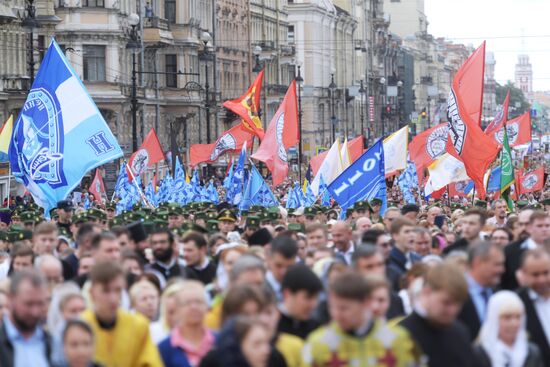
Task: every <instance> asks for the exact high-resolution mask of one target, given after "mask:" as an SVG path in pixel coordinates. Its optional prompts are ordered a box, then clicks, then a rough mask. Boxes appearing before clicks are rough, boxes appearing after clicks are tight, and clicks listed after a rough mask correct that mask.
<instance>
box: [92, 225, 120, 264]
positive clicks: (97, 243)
mask: <svg viewBox="0 0 550 367" xmlns="http://www.w3.org/2000/svg"><path fill="white" fill-rule="evenodd" d="M90 246H91V249H92V256H93V257H94V260H95V263H96V264H98V263H100V262H103V261H118V260H120V244H119V243H118V240H117V238H116V237H115V235H114V234H112V233H111V232H102V233H98V234H96V235H95V236H94V237H93V238H92V241H91V243H90Z"/></svg>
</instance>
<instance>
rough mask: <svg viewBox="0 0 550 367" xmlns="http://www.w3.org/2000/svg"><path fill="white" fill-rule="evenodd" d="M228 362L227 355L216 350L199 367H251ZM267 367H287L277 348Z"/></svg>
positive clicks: (272, 351) (244, 363)
mask: <svg viewBox="0 0 550 367" xmlns="http://www.w3.org/2000/svg"><path fill="white" fill-rule="evenodd" d="M226 362H227V359H226V355H222V353H220V351H219V349H217V348H214V349H212V350H211V351H210V352H208V353H207V354H206V355H205V356H204V357H203V359H202V360H201V362H200V363H199V367H249V365H248V363H246V362H244V361H243V362H241V363H239V364H238V365H234V364H233V363H229V364H228V363H226ZM267 367H287V365H286V361H285V358H284V357H283V355H282V354H281V353H280V352H279V351H278V350H277V349H275V348H273V349H272V350H271V354H270V355H269V359H268V361H267Z"/></svg>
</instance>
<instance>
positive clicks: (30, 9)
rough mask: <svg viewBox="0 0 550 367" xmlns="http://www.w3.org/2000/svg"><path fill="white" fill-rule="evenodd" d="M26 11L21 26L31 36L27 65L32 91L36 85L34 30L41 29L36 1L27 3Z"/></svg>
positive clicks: (28, 0) (29, 0)
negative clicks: (37, 17)
mask: <svg viewBox="0 0 550 367" xmlns="http://www.w3.org/2000/svg"><path fill="white" fill-rule="evenodd" d="M25 11H26V13H27V14H26V16H25V18H24V19H23V21H22V22H21V26H22V27H23V29H24V30H25V33H28V35H29V52H28V54H29V55H28V60H27V65H28V67H29V78H30V85H29V89H31V88H32V84H33V83H34V29H35V28H39V27H40V25H39V24H38V22H37V21H36V8H35V7H34V0H27V1H26V7H25Z"/></svg>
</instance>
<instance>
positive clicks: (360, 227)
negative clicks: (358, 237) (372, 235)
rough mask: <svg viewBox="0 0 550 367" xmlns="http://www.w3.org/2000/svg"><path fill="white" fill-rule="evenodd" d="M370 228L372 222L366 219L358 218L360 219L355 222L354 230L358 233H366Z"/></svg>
mask: <svg viewBox="0 0 550 367" xmlns="http://www.w3.org/2000/svg"><path fill="white" fill-rule="evenodd" d="M371 226H372V222H371V220H370V219H369V218H367V217H360V218H357V220H356V221H355V228H356V229H357V232H359V233H363V232H366V231H368V230H369V229H370V227H371Z"/></svg>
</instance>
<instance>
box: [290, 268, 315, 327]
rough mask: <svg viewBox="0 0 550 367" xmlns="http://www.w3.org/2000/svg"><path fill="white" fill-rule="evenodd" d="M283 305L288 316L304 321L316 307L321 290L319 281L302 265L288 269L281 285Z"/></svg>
mask: <svg viewBox="0 0 550 367" xmlns="http://www.w3.org/2000/svg"><path fill="white" fill-rule="evenodd" d="M281 288H282V290H283V299H284V301H283V304H284V306H285V309H286V311H287V312H288V314H289V316H290V317H292V318H294V319H297V320H300V321H305V320H308V319H309V318H310V317H311V314H312V312H313V310H315V308H316V307H317V300H318V297H319V293H320V292H321V291H322V290H323V284H322V283H321V280H320V279H319V278H318V277H317V275H315V273H314V272H313V271H312V270H311V269H310V268H308V267H307V266H306V265H303V264H295V265H292V266H291V267H290V268H288V271H287V272H286V274H285V276H284V277H283V281H282V283H281Z"/></svg>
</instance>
